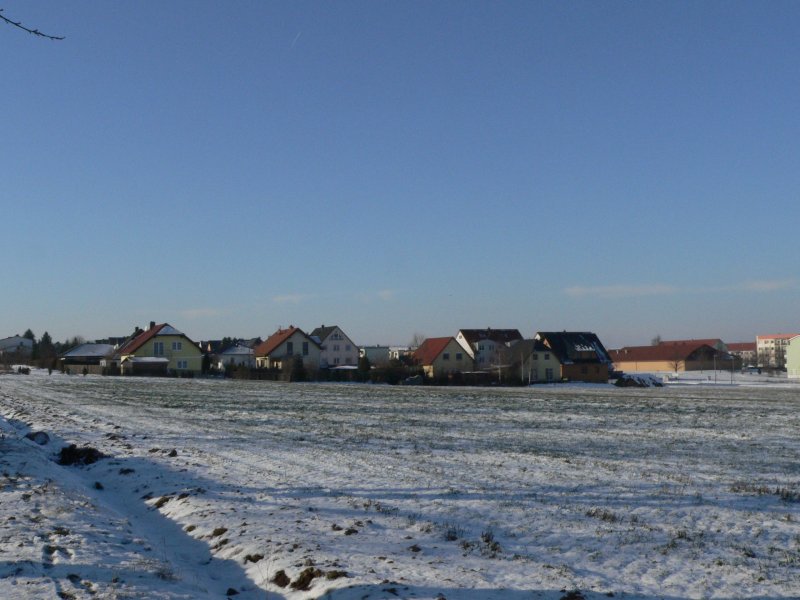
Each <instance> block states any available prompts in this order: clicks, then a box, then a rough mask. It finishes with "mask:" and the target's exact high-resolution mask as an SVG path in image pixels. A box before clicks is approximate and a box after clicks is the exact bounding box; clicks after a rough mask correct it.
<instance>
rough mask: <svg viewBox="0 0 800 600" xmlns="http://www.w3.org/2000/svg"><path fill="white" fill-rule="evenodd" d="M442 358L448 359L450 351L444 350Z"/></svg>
mask: <svg viewBox="0 0 800 600" xmlns="http://www.w3.org/2000/svg"><path fill="white" fill-rule="evenodd" d="M442 360H450V353H449V352H445V353H444V354H442Z"/></svg>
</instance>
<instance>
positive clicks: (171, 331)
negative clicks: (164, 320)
mask: <svg viewBox="0 0 800 600" xmlns="http://www.w3.org/2000/svg"><path fill="white" fill-rule="evenodd" d="M156 335H183V332H182V331H178V330H177V329H175V328H174V327H173V326H172V325H164V327H162V328H161V329H159V331H158V333H156Z"/></svg>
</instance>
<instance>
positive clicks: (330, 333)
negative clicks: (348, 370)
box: [309, 325, 359, 369]
mask: <svg viewBox="0 0 800 600" xmlns="http://www.w3.org/2000/svg"><path fill="white" fill-rule="evenodd" d="M309 335H310V336H311V337H312V338H314V339H316V340H319V345H320V348H321V351H320V359H319V366H320V367H322V368H323V369H327V368H329V367H341V366H356V365H358V356H359V350H358V346H356V345H355V344H354V343H353V340H351V339H350V338H349V337H348V336H347V334H346V333H345V332H344V331H342V329H341V328H340V327H338V326H336V325H333V326H331V327H326V326H325V325H322V326H320V327H317V328H316V329H315V330H314V331H312V332H311V333H310V334H309Z"/></svg>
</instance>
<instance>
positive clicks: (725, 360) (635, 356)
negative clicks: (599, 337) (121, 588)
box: [609, 340, 741, 373]
mask: <svg viewBox="0 0 800 600" xmlns="http://www.w3.org/2000/svg"><path fill="white" fill-rule="evenodd" d="M609 355H610V356H611V360H613V361H614V368H615V369H616V370H617V371H625V372H626V373H636V372H653V371H674V372H675V373H677V372H679V371H710V370H713V369H714V367H715V366H716V368H718V369H726V368H727V369H730V367H731V355H730V354H728V353H727V352H724V351H721V350H718V349H717V348H714V347H713V346H710V345H709V344H707V343H704V342H703V341H701V340H678V341H673V342H661V343H659V344H656V345H654V346H627V347H625V348H620V349H619V350H612V351H611V352H609ZM739 366H741V362H738V361H737V363H736V364H735V367H737V368H738V367H739Z"/></svg>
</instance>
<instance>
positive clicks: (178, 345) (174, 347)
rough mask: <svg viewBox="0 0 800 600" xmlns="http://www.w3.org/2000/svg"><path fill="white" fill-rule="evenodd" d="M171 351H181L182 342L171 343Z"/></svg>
mask: <svg viewBox="0 0 800 600" xmlns="http://www.w3.org/2000/svg"><path fill="white" fill-rule="evenodd" d="M172 349H173V350H183V342H172Z"/></svg>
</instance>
